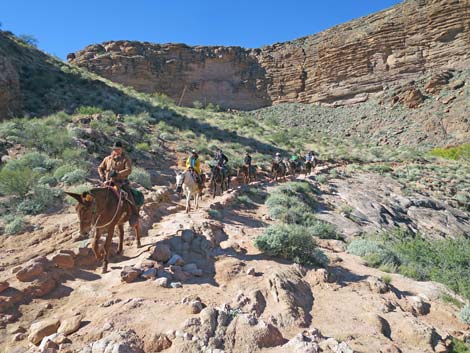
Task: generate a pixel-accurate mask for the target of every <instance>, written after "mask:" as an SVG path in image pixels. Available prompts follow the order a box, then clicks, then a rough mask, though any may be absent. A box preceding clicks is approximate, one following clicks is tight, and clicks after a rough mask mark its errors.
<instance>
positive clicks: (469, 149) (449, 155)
mask: <svg viewBox="0 0 470 353" xmlns="http://www.w3.org/2000/svg"><path fill="white" fill-rule="evenodd" d="M429 155H431V156H433V157H440V158H445V159H453V160H459V159H466V160H470V143H464V144H462V145H459V146H453V147H436V148H434V149H432V150H431V151H429Z"/></svg>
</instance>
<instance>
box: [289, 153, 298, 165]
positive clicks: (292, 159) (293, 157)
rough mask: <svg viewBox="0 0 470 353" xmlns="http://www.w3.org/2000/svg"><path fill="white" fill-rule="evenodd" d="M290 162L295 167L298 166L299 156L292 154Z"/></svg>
mask: <svg viewBox="0 0 470 353" xmlns="http://www.w3.org/2000/svg"><path fill="white" fill-rule="evenodd" d="M290 160H291V162H293V163H294V164H295V165H298V163H299V155H298V154H297V153H296V152H294V153H293V154H292V156H291V157H290Z"/></svg>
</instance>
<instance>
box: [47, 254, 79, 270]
mask: <svg viewBox="0 0 470 353" xmlns="http://www.w3.org/2000/svg"><path fill="white" fill-rule="evenodd" d="M52 263H53V264H54V265H55V266H56V267H58V268H62V269H64V270H70V269H72V268H74V266H75V259H74V258H73V256H72V255H70V254H60V253H59V254H57V255H55V256H54V257H53V258H52Z"/></svg>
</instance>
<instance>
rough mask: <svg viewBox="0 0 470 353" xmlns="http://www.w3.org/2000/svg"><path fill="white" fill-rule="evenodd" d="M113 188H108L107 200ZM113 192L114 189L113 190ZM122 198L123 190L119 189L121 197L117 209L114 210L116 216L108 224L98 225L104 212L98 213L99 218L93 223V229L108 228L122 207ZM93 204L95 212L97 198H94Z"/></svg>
mask: <svg viewBox="0 0 470 353" xmlns="http://www.w3.org/2000/svg"><path fill="white" fill-rule="evenodd" d="M107 189H109V187H107ZM110 191H111V190H108V193H107V194H106V201H107V200H108V194H109V192H110ZM111 192H112V191H111ZM121 200H122V191H121V190H119V199H118V204H117V206H116V211H115V212H114V216H113V218H112V219H111V220H110V221H109V222H108V223H106V224H104V225H100V226H98V221H99V220H100V218H101V216H102V215H103V212H104V211H103V212H101V213H100V214H99V215H98V218H97V219H96V222H95V223H94V224H93V226H92V229H102V228H106V227H107V226H109V225H110V224H112V223H113V222H114V220H115V218H116V216H117V214H118V212H119V210H120V208H121V207H122V204H121ZM93 206H94V209H93V212H95V211H96V200H93Z"/></svg>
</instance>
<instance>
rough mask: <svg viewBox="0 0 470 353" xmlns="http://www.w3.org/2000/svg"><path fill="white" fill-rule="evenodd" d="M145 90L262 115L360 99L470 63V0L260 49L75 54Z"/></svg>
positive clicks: (411, 8)
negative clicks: (283, 106)
mask: <svg viewBox="0 0 470 353" xmlns="http://www.w3.org/2000/svg"><path fill="white" fill-rule="evenodd" d="M68 59H69V61H70V62H73V63H75V64H77V65H79V66H82V67H86V68H87V69H88V70H90V71H93V72H95V73H98V74H100V75H102V76H104V77H106V78H108V79H110V80H113V81H115V82H119V83H122V84H125V85H129V86H132V87H135V88H136V89H137V90H139V91H143V92H147V93H148V92H159V93H164V94H167V95H168V96H170V97H171V98H173V99H174V100H175V101H176V102H177V103H181V104H182V105H192V103H193V102H194V101H196V100H197V101H200V102H201V103H209V102H210V103H215V104H219V105H220V106H222V107H224V108H235V109H255V108H259V107H263V106H268V105H271V104H273V103H282V102H301V103H314V102H324V103H333V102H338V101H348V100H351V99H352V101H360V100H361V99H367V95H368V94H370V93H374V92H380V91H382V90H384V89H385V88H387V87H388V86H390V85H394V84H399V83H401V82H403V83H404V82H407V81H409V80H412V79H413V78H415V77H417V76H418V75H420V74H422V73H426V72H428V71H430V72H432V71H439V70H442V69H447V68H453V69H463V68H469V67H470V1H469V0H460V1H459V0H408V1H405V2H403V3H401V4H398V5H396V6H394V7H392V8H390V9H388V10H384V11H381V12H378V13H376V14H373V15H370V16H366V17H363V18H360V19H357V20H354V21H350V22H348V23H345V24H342V25H338V26H336V27H333V28H331V29H328V30H326V31H324V32H321V33H318V34H315V35H311V36H307V37H304V38H300V39H297V40H294V41H291V42H286V43H278V44H274V45H270V46H266V47H263V48H260V49H243V48H240V47H203V46H196V47H190V46H186V45H183V44H163V45H158V44H152V43H142V42H133V41H115V42H106V43H102V44H95V45H90V46H88V47H86V48H85V49H83V50H81V51H78V52H76V53H73V54H70V55H69V57H68Z"/></svg>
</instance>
